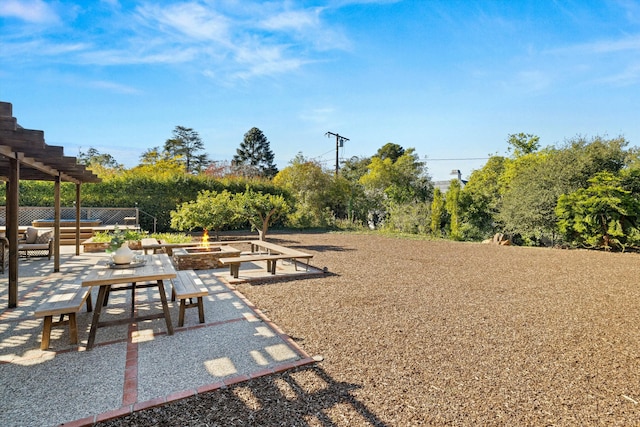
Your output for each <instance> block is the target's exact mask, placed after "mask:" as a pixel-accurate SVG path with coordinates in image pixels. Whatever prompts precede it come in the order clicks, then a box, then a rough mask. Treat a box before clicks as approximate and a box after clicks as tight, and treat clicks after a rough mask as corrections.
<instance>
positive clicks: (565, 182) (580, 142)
mask: <svg viewBox="0 0 640 427" xmlns="http://www.w3.org/2000/svg"><path fill="white" fill-rule="evenodd" d="M626 144H627V142H626V141H625V140H624V138H616V139H612V140H605V139H603V138H601V137H595V138H592V139H586V138H582V137H580V138H576V139H573V140H570V141H568V142H567V143H565V144H564V145H563V146H560V147H558V148H553V147H548V148H546V149H544V150H540V151H537V152H535V153H529V154H522V155H521V156H519V157H516V158H512V159H508V161H507V162H506V163H505V170H504V173H503V175H502V177H501V178H500V181H501V188H500V192H501V196H502V201H501V207H500V212H499V214H498V215H496V219H498V222H499V223H501V224H502V226H503V228H504V231H506V232H509V233H511V234H515V235H520V236H521V237H522V238H523V239H524V241H525V242H527V243H538V244H540V243H542V244H547V243H551V244H553V242H554V240H555V236H556V234H557V231H558V228H557V220H558V219H557V216H556V205H557V203H558V198H559V197H560V196H561V195H562V194H569V193H572V192H574V191H576V190H577V189H579V188H586V187H587V186H588V185H589V179H590V178H592V177H593V176H594V175H595V174H597V173H599V172H602V171H608V172H612V173H617V172H618V171H619V170H620V169H621V168H622V167H623V166H624V164H625V161H626V160H627V159H628V155H627V153H626V152H625V151H624V147H625V145H626ZM549 239H550V241H549Z"/></svg>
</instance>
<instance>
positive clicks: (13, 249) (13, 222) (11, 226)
mask: <svg viewBox="0 0 640 427" xmlns="http://www.w3.org/2000/svg"><path fill="white" fill-rule="evenodd" d="M19 184H20V161H19V160H18V158H17V155H16V157H10V158H9V184H8V186H7V189H8V191H7V238H8V239H9V308H13V307H17V306H18V199H19V195H20V193H19V189H20V185H19Z"/></svg>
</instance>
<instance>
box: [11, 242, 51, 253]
mask: <svg viewBox="0 0 640 427" xmlns="http://www.w3.org/2000/svg"><path fill="white" fill-rule="evenodd" d="M18 250H19V251H47V250H49V244H48V243H21V244H19V245H18Z"/></svg>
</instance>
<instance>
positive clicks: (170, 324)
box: [158, 280, 173, 335]
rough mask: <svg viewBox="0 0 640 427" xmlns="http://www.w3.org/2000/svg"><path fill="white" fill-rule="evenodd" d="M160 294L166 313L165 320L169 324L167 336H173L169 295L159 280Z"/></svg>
mask: <svg viewBox="0 0 640 427" xmlns="http://www.w3.org/2000/svg"><path fill="white" fill-rule="evenodd" d="M158 292H159V293H160V300H161V301H162V310H163V311H164V320H165V321H166V322H167V334H168V335H173V324H172V323H171V313H170V312H169V304H167V294H166V293H165V291H164V284H163V283H162V280H158Z"/></svg>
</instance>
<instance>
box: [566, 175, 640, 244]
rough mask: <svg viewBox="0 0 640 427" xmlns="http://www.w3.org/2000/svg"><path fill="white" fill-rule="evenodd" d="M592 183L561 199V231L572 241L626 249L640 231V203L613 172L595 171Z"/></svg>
mask: <svg viewBox="0 0 640 427" xmlns="http://www.w3.org/2000/svg"><path fill="white" fill-rule="evenodd" d="M589 184H590V185H589V187H588V188H581V189H579V190H577V191H575V192H573V193H571V194H564V195H562V196H560V198H559V199H558V206H557V208H556V212H557V215H558V218H559V221H558V226H559V229H560V232H561V233H563V235H564V237H565V239H566V240H567V241H568V242H570V243H573V244H578V245H584V246H595V247H604V248H605V249H612V248H613V249H622V250H624V248H625V245H626V243H627V240H628V238H629V236H630V235H631V233H632V232H633V231H636V230H637V218H638V214H640V202H639V201H638V200H637V199H636V198H635V197H634V196H633V194H632V193H631V191H628V190H625V189H624V188H623V187H622V179H621V178H620V176H618V175H615V174H613V173H611V172H608V171H606V172H600V173H598V174H596V175H595V176H594V177H593V178H591V179H590V180H589Z"/></svg>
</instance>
